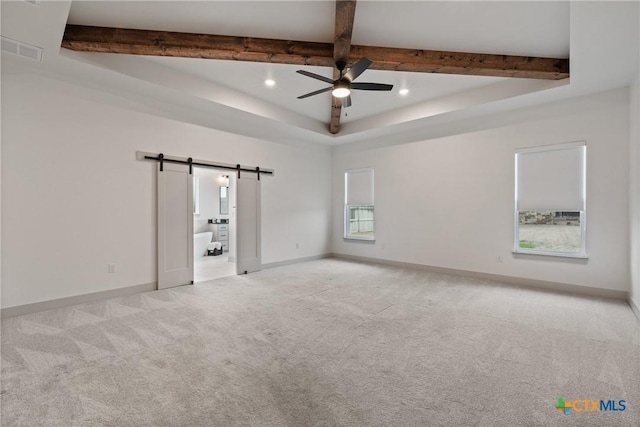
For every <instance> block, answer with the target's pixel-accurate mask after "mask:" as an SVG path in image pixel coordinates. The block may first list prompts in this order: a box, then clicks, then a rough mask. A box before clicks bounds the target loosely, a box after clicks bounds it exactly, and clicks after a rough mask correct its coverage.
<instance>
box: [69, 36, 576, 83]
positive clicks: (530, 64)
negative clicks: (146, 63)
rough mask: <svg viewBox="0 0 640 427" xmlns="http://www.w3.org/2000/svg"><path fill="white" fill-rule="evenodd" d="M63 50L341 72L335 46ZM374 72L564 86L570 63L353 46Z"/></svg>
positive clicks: (280, 43)
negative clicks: (557, 82) (555, 82)
mask: <svg viewBox="0 0 640 427" xmlns="http://www.w3.org/2000/svg"><path fill="white" fill-rule="evenodd" d="M62 47H64V48H67V49H71V50H77V51H85V52H109V53H123V54H132V55H153V56H176V57H182V58H207V59H226V60H237V61H251V62H269V63H276V64H295V65H313V66H325V67H332V68H333V67H335V60H334V47H333V44H332V43H316V42H305V41H293V40H276V39H261V38H252V37H233V36H219V35H208V34H191V33H176V32H167V31H149V30H133V29H123V28H106V27H88V26H80V25H67V28H66V30H65V33H64V38H63V40H62ZM362 57H367V58H369V59H371V60H372V61H373V64H372V65H371V67H369V69H371V70H391V71H408V72H415V73H445V74H465V75H476V76H493V77H520V78H532V79H546V80H561V79H564V78H567V77H569V60H568V59H564V58H539V57H529V56H511V55H493V54H483V53H465V52H445V51H433V50H417V49H401V48H389V47H375V46H355V45H351V48H350V52H349V60H348V61H347V62H349V63H353V62H356V61H357V60H359V59H360V58H362Z"/></svg>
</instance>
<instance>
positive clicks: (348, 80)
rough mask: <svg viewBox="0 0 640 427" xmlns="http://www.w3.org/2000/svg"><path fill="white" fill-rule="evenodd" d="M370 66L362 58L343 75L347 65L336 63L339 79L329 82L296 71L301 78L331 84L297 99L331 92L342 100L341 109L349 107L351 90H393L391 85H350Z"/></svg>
mask: <svg viewBox="0 0 640 427" xmlns="http://www.w3.org/2000/svg"><path fill="white" fill-rule="evenodd" d="M371 64H373V61H371V60H370V59H368V58H362V59H360V60H359V61H358V62H356V63H355V64H353V66H352V67H351V68H350V69H349V71H347V72H346V73H344V69H345V67H346V66H347V63H346V62H344V61H338V62H336V68H337V69H338V70H339V71H340V77H339V78H338V79H337V80H331V79H330V78H328V77H324V76H321V75H319V74H315V73H310V72H309V71H305V70H298V71H297V73H299V74H302V75H303V76H307V77H311V78H312V79H316V80H321V81H323V82H325V83H329V84H331V86H330V87H327V88H324V89H320V90H316V91H314V92H309V93H307V94H305V95H301V96H299V97H298V99H304V98H308V97H310V96H313V95H318V94H321V93H324V92H328V91H331V94H332V95H333V96H335V97H336V98H339V99H341V100H342V106H343V107H350V106H351V91H352V90H380V91H390V90H391V89H393V85H388V84H383V83H352V82H353V81H354V80H355V79H356V78H357V77H358V76H359V75H360V74H362V73H364V72H365V70H366V69H367V68H369V66H370V65H371Z"/></svg>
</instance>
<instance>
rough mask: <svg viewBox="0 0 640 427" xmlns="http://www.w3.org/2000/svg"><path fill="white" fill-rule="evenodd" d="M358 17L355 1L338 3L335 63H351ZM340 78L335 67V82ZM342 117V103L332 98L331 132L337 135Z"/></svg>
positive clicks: (340, 1)
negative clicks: (355, 23)
mask: <svg viewBox="0 0 640 427" xmlns="http://www.w3.org/2000/svg"><path fill="white" fill-rule="evenodd" d="M355 16H356V1H355V0H338V1H336V26H335V30H334V32H333V63H334V64H335V63H336V62H338V61H344V62H348V61H349V52H350V51H351V35H352V34H353V21H354V19H355ZM339 78H340V71H338V69H337V68H336V67H335V65H334V67H333V80H337V79H339ZM341 116H342V101H341V100H340V99H338V98H336V97H335V96H332V97H331V122H330V123H329V132H331V133H333V134H336V133H338V132H339V131H340V117H341Z"/></svg>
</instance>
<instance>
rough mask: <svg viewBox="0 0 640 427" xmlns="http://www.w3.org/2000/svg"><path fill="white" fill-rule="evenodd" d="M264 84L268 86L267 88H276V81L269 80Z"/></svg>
mask: <svg viewBox="0 0 640 427" xmlns="http://www.w3.org/2000/svg"><path fill="white" fill-rule="evenodd" d="M264 84H266V85H267V86H275V84H276V81H275V80H273V79H267V80H265V81H264Z"/></svg>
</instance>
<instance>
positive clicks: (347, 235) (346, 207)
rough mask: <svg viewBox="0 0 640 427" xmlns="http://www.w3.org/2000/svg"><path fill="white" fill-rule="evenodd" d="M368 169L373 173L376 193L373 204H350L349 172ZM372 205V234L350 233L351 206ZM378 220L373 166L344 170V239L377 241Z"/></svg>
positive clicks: (373, 185)
mask: <svg viewBox="0 0 640 427" xmlns="http://www.w3.org/2000/svg"><path fill="white" fill-rule="evenodd" d="M366 171H371V174H372V183H371V186H372V189H371V192H372V193H373V194H374V198H373V200H372V202H373V203H372V204H371V205H349V204H348V203H347V202H348V198H349V195H348V193H347V191H348V184H347V180H348V174H349V173H357V172H366ZM369 206H371V211H372V221H373V231H372V234H373V235H372V236H354V235H351V234H350V224H351V222H350V208H355V207H369ZM375 224H376V222H375V170H374V169H373V168H372V167H366V168H358V169H347V170H345V171H344V209H343V224H342V230H343V233H342V236H343V239H345V240H356V241H363V242H375V240H376V238H375V235H376V226H375Z"/></svg>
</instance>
